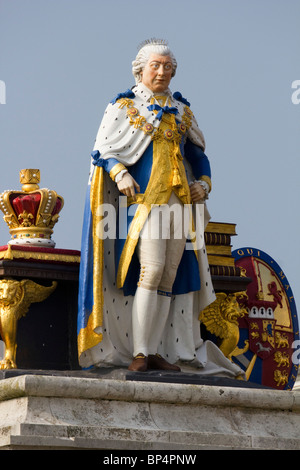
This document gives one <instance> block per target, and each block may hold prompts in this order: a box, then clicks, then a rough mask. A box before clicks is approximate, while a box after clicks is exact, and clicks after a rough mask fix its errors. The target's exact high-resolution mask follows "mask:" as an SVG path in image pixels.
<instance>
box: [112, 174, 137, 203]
mask: <svg viewBox="0 0 300 470" xmlns="http://www.w3.org/2000/svg"><path fill="white" fill-rule="evenodd" d="M117 186H118V189H119V191H120V192H121V193H122V194H124V195H125V196H127V197H130V196H131V197H133V199H135V192H136V191H137V192H138V193H139V192H140V186H139V184H138V183H137V182H136V181H135V179H134V178H133V177H132V176H131V175H130V174H129V173H128V172H127V173H125V174H124V175H123V177H122V179H121V180H120V181H119V182H118V183H117Z"/></svg>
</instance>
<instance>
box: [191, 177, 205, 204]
mask: <svg viewBox="0 0 300 470" xmlns="http://www.w3.org/2000/svg"><path fill="white" fill-rule="evenodd" d="M190 193H191V199H192V202H203V201H204V200H205V199H206V192H205V189H204V188H203V186H202V185H201V184H200V183H199V182H198V181H196V182H195V183H193V184H191V185H190Z"/></svg>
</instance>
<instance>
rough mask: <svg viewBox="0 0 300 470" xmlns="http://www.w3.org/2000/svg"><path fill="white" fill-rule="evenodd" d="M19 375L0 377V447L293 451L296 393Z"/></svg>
mask: <svg viewBox="0 0 300 470" xmlns="http://www.w3.org/2000/svg"><path fill="white" fill-rule="evenodd" d="M8 372H11V374H13V371H7V374H8ZM24 372H26V371H23V375H18V372H17V371H15V376H11V377H10V378H5V380H1V381H0V449H1V450H15V449H20V450H21V449H26V450H30V449H32V450H41V449H49V450H55V449H57V450H63V449H74V450H78V449H86V450H89V449H90V450H92V449H94V450H96V449H102V450H109V451H111V452H112V453H113V451H117V450H119V451H120V450H121V451H135V450H144V451H148V452H150V451H157V450H161V451H163V450H164V451H167V450H172V451H176V450H177V451H179V450H183V451H191V450H200V449H201V450H202V449H207V450H213V449H215V450H230V449H235V450H236V449H241V450H242V449H243V450H253V449H257V450H263V449H269V450H275V449H278V450H291V449H299V448H300V435H299V429H300V394H299V392H292V391H280V390H273V389H263V390H262V389H259V388H248V387H247V388H246V387H245V386H243V385H245V384H243V385H241V386H237V382H239V381H234V382H235V386H232V387H231V386H223V385H220V384H219V385H218V378H216V377H215V378H214V380H215V384H214V385H207V384H206V385H199V384H198V385H195V384H191V383H190V384H184V383H167V382H159V381H153V380H152V381H150V380H147V381H146V380H145V381H142V380H140V379H139V380H132V378H130V379H129V380H127V379H126V375H127V372H126V371H125V370H123V372H122V373H123V375H122V376H120V374H119V373H118V374H117V375H116V372H114V371H107V374H106V375H104V374H102V375H101V378H99V376H97V374H96V373H95V374H94V375H93V372H88V371H86V372H84V371H81V372H80V371H77V372H74V371H73V374H74V375H73V376H71V372H70V371H68V372H67V373H66V375H64V374H63V373H61V372H60V374H58V375H50V371H48V375H44V374H43V373H42V371H41V372H40V373H38V372H37V371H36V373H32V374H26V373H25V374H24ZM4 373H6V372H5V371H4V372H3V374H4ZM112 374H115V377H117V376H118V377H119V378H113V377H114V376H113V375H112ZM6 377H8V375H6ZM206 380H210V379H209V378H207V379H206ZM232 380H233V379H232Z"/></svg>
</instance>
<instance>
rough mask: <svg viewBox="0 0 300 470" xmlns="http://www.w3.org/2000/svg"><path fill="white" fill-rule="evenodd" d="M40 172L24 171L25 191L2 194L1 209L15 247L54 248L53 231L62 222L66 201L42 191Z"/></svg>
mask: <svg viewBox="0 0 300 470" xmlns="http://www.w3.org/2000/svg"><path fill="white" fill-rule="evenodd" d="M39 182H40V170H33V169H27V170H21V171H20V183H22V190H21V191H10V190H9V191H4V192H3V193H2V194H0V209H1V211H2V212H3V213H4V217H3V219H4V220H5V222H6V223H7V225H8V227H9V232H10V234H11V237H12V238H11V240H10V241H9V242H8V243H9V244H12V245H32V246H44V247H45V246H47V247H50V248H53V247H54V246H55V243H54V241H53V240H51V235H52V233H53V227H54V225H55V224H56V222H57V221H58V218H59V213H60V211H61V210H62V208H63V205H64V200H63V198H62V197H61V196H58V194H57V193H56V192H55V191H53V190H50V189H40V188H39V185H38V183H39Z"/></svg>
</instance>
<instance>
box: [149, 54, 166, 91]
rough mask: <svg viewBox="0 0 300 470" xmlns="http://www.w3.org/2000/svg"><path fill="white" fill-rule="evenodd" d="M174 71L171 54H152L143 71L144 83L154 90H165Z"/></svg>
mask: <svg viewBox="0 0 300 470" xmlns="http://www.w3.org/2000/svg"><path fill="white" fill-rule="evenodd" d="M172 72H173V66H172V59H171V57H170V56H168V55H159V54H151V55H150V57H149V60H148V62H147V64H146V65H145V67H144V69H143V72H142V83H143V84H144V85H145V86H146V87H147V88H149V90H151V91H153V92H163V91H165V90H166V89H167V88H168V86H169V84H170V81H171V78H172Z"/></svg>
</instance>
